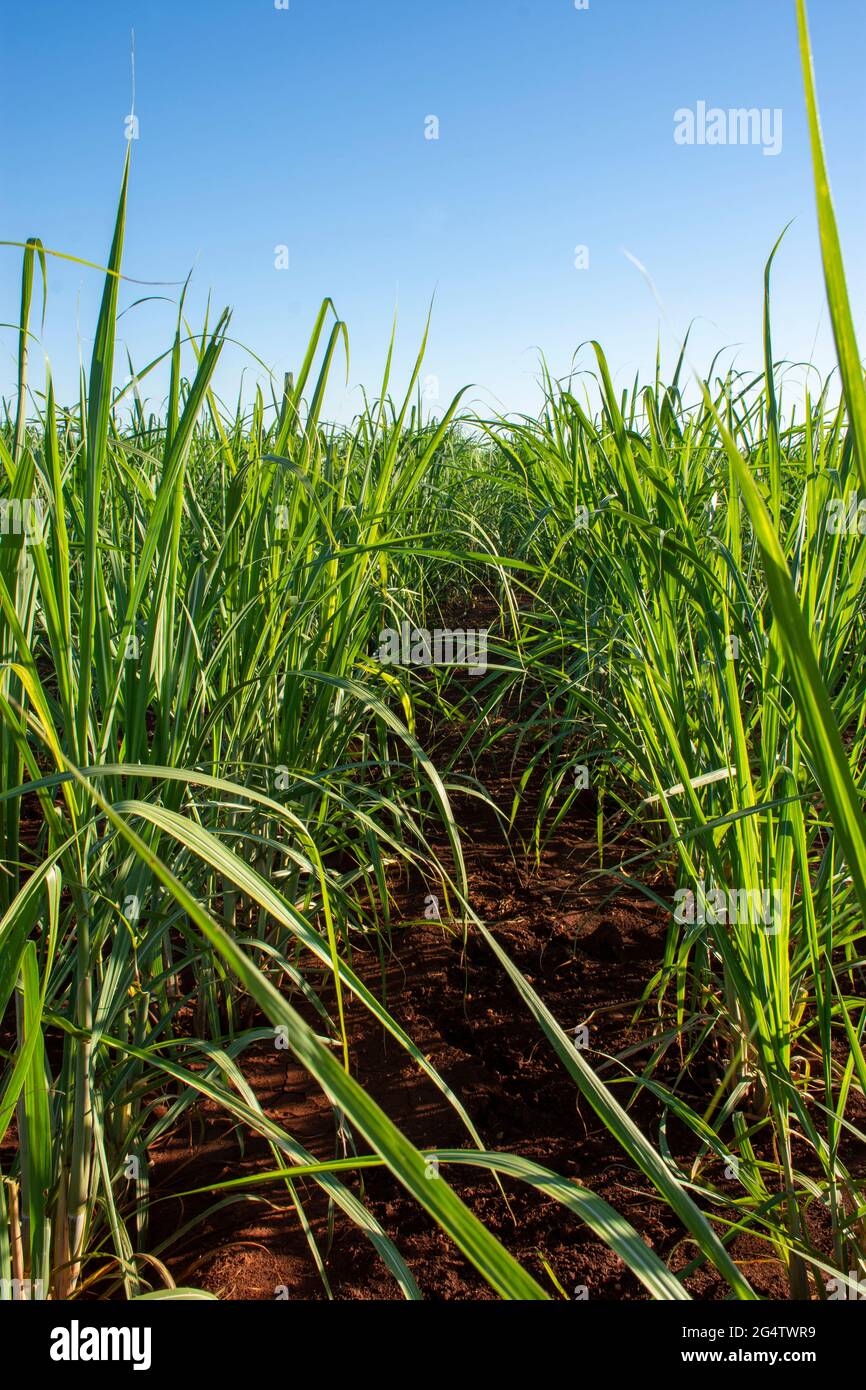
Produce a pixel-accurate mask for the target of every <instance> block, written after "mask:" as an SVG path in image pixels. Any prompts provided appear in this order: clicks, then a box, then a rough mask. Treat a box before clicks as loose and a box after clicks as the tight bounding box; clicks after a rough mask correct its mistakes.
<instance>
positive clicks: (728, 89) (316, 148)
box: [0, 0, 866, 418]
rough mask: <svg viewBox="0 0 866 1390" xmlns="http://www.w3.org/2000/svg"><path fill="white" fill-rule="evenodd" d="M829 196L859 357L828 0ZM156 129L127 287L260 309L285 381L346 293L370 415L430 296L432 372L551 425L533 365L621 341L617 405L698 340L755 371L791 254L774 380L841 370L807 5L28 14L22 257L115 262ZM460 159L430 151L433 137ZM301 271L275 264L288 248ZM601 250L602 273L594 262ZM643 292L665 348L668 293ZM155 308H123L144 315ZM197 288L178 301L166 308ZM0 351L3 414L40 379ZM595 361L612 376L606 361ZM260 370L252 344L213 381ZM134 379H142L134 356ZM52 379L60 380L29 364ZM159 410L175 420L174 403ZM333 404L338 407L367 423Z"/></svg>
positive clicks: (8, 69) (533, 2)
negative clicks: (319, 316) (185, 283)
mask: <svg viewBox="0 0 866 1390" xmlns="http://www.w3.org/2000/svg"><path fill="white" fill-rule="evenodd" d="M810 19H811V24H812V34H813V44H814V50H815V62H816V69H817V78H818V87H819V97H820V101H821V106H822V113H823V123H824V131H825V137H826V140H827V144H828V150H829V159H830V171H831V183H832V187H833V192H834V195H835V198H836V203H837V211H838V214H839V218H840V223H841V230H842V237H843V245H844V248H845V250H846V252H847V260H848V269H849V276H850V287H851V291H852V297H853V301H854V309H855V317H856V319H857V323H858V327H859V328H860V330H861V341H863V340H864V337H866V335H864V333H863V329H864V320H866V313H864V303H866V293H864V292H866V274H864V267H863V263H862V259H861V258H860V248H861V246H862V229H863V220H864V211H866V177H864V174H866V152H864V140H863V132H864V130H866V83H864V80H863V57H864V52H866V6H864V5H863V4H862V3H860V0H819V2H816V0H813V3H812V6H811V13H810ZM133 27H134V29H135V35H136V54H137V61H136V68H137V89H136V111H137V113H138V116H139V118H140V139H138V140H137V141H135V142H134V144H133V169H132V181H131V190H130V200H129V226H128V237H127V244H126V252H125V259H124V268H125V270H126V271H127V273H128V274H130V275H133V276H137V277H139V278H142V279H147V280H182V279H183V278H184V277H185V275H186V273H187V271H188V270H189V269H190V268H191V267H192V268H194V276H193V288H192V291H191V297H190V300H189V307H190V310H191V312H192V314H193V316H194V318H196V319H198V318H199V317H200V315H201V313H202V311H203V307H204V304H205V302H206V298H207V295H208V292H210V293H211V296H212V301H213V303H214V305H215V306H216V307H217V308H221V307H222V306H223V305H226V304H227V305H230V306H232V308H233V310H234V317H233V321H232V333H233V336H235V337H236V338H238V339H240V340H241V341H242V342H244V343H246V344H248V345H249V346H250V347H251V348H252V349H253V350H254V351H255V352H256V353H257V354H258V355H259V356H260V357H261V358H263V359H264V360H265V361H266V362H267V363H268V365H269V366H272V367H273V368H274V369H275V370H276V371H277V372H279V373H282V371H283V370H284V369H285V368H290V367H292V366H294V365H296V364H297V362H298V359H299V357H300V354H301V351H302V349H303V346H304V345H305V343H306V340H307V337H308V334H309V329H310V327H311V324H312V320H313V318H314V315H315V312H316V309H317V307H318V304H319V303H320V301H321V299H322V298H323V297H324V296H325V295H331V296H332V297H333V298H334V300H335V302H336V305H337V308H338V310H339V313H340V315H341V316H342V317H343V318H344V319H345V320H346V321H347V323H348V327H349V334H350V341H351V347H352V361H351V384H352V385H353V386H357V384H358V383H359V382H363V383H364V384H365V385H366V386H367V387H368V388H369V389H370V390H371V391H373V392H375V390H376V388H377V384H378V381H379V380H380V377H381V370H382V365H383V362H384V355H385V350H386V347H387V341H388V335H389V332H390V324H391V319H392V316H393V313H394V310H395V308H396V309H397V311H398V332H399V339H398V348H399V350H398V358H397V361H398V376H399V377H400V379H402V375H403V374H405V371H406V370H407V369H408V364H409V361H410V358H411V357H412V356H413V354H414V351H415V349H416V347H417V344H418V341H419V339H420V334H421V332H422V328H423V322H424V317H425V313H426V308H427V305H428V303H429V300H430V298H431V296H432V295H433V293H434V292H435V294H436V302H435V306H434V318H433V330H432V334H431V339H430V347H429V353H428V360H427V366H426V371H427V372H428V373H429V374H431V375H433V376H436V377H438V380H439V391H440V396H441V399H442V401H443V402H444V401H445V400H447V399H448V398H450V395H451V394H452V393H453V392H454V391H455V390H456V389H457V388H458V387H459V386H462V385H464V384H472V385H473V390H472V392H471V393H470V399H474V400H477V401H479V402H481V403H484V402H491V401H495V400H498V401H500V402H502V404H503V405H504V406H505V407H507V408H508V409H514V410H519V409H533V408H534V407H535V406H536V404H537V392H536V388H535V385H534V382H535V377H536V370H537V350H538V349H539V348H541V349H543V350H544V351H545V353H546V354H547V356H548V359H549V361H550V364H551V367H552V368H553V369H554V371H556V372H559V373H561V372H565V371H566V370H567V368H568V365H569V363H570V361H571V357H572V353H573V351H574V349H575V348H576V347H577V345H578V344H579V343H580V342H581V341H582V340H585V339H588V338H590V337H597V338H599V339H600V340H601V342H602V343H603V345H604V346H605V349H606V351H607V353H608V356H609V359H610V363H611V367H612V370H613V371H614V372H615V373H616V377H617V381H618V382H619V384H620V385H625V384H626V383H628V382H630V380H631V378H632V376H633V374H634V372H635V370H636V368H638V367H639V368H641V370H642V371H651V370H652V364H653V360H654V356H655V342H656V334H657V332H658V331H659V327H660V323H661V332H662V344H663V353H664V357H665V360H666V362H667V364H668V365H670V363H671V360H672V359H673V357H674V356H675V352H676V335H677V334H678V333H682V332H683V331H684V329H685V327H686V326H687V324H688V323H689V321H690V320H691V319H692V318H695V319H697V321H698V322H697V325H696V328H695V331H694V337H693V348H694V357H695V358H696V360H697V361H698V363H700V364H701V365H706V364H708V362H709V358H710V356H711V354H712V352H713V351H714V350H715V349H716V348H718V347H723V346H725V345H728V344H739V345H741V346H740V347H739V348H738V352H739V361H740V363H741V364H742V365H743V366H747V365H748V366H753V365H755V366H757V365H759V363H760V332H761V279H762V271H763V265H764V261H765V259H766V256H767V254H768V252H769V251H770V249H771V247H772V244H773V242H774V240H775V238H776V236H777V235H778V233H779V232H780V231H781V229H782V227H783V226H784V224H785V223H786V222H787V221H788V220H789V219H791V218H794V219H795V221H794V225H793V226H792V227H791V229H790V231H789V233H788V236H787V238H786V241H785V243H784V246H783V249H782V251H781V252H780V255H779V257H778V259H777V263H776V264H777V270H776V276H775V315H774V326H775V339H776V348H777V355H779V356H781V355H786V356H789V357H794V358H808V357H810V356H814V360H815V361H816V363H817V364H818V365H819V366H820V367H822V368H827V366H828V365H829V364H830V363H831V361H832V341H831V338H830V334H829V327H828V323H827V316H826V309H825V301H824V291H823V284H822V280H821V273H820V262H819V256H818V247H817V237H816V226H815V215H814V204H813V197H812V187H811V171H810V165H809V160H808V150H807V142H806V129H805V121H804V112H803V99H802V87H801V79H800V70H799V61H798V53H797V43H796V24H795V10H794V0H725V3H722V2H721V0H718V3H711V0H590V5H589V9H588V10H585V11H577V10H576V9H575V8H574V0H290V9H289V10H288V11H284V10H277V9H276V8H275V7H274V3H273V0H208V2H207V3H205V0H192V2H191V3H183V4H178V3H173V2H172V0H137V2H136V3H128V2H127V0H111V3H108V2H107V0H87V3H83V2H81V0H80V2H79V3H78V4H72V5H70V4H68V3H60V2H59V0H47V2H46V3H43V4H41V5H38V6H32V5H31V6H23V5H22V6H17V7H15V8H14V9H11V10H7V12H6V13H5V15H4V20H3V59H2V72H3V80H2V84H0V129H2V132H3V139H2V144H0V237H3V238H10V239H24V238H25V237H26V236H28V235H38V236H40V237H41V238H42V240H43V241H44V243H45V244H46V245H47V246H50V247H54V248H57V249H61V250H64V251H69V252H72V253H75V254H77V255H81V256H84V257H87V258H89V259H92V260H97V261H104V258H105V256H106V255H107V249H108V244H109V241H110V234H111V226H112V220H113V213H114V207H115V204H116V198H117V190H118V185H119V179H120V173H121V166H122V160H123V156H124V152H125V149H126V140H125V138H124V116H125V115H126V113H127V112H128V111H129V109H130V61H129V50H130V29H131V28H133ZM698 101H705V102H706V103H707V105H708V106H710V107H713V106H719V107H722V108H728V107H752V106H756V107H767V108H781V109H782V111H783V147H782V152H781V153H780V154H779V155H778V156H777V157H770V156H766V155H764V154H763V152H762V150H761V149H760V148H758V147H753V146H725V147H710V146H706V145H705V146H693V147H688V146H680V145H677V144H676V143H675V141H674V138H673V130H674V112H675V111H676V110H677V109H678V108H681V107H693V108H694V107H695V106H696V103H697V102H698ZM430 115H435V116H437V117H438V119H439V122H440V138H439V139H438V140H437V141H433V140H425V138H424V128H425V127H424V123H425V118H426V117H427V116H430ZM281 244H285V245H287V246H288V248H289V256H290V268H289V270H288V271H277V270H275V268H274V248H275V246H277V245H281ZM577 245H586V246H587V247H588V248H589V269H588V270H583V271H578V270H576V269H575V267H574V249H575V247H576V246H577ZM624 250H628V251H629V252H631V253H632V254H633V255H634V256H635V257H637V258H638V259H639V260H640V261H641V262H642V263H643V264H644V265H645V266H646V267H647V270H648V271H649V273H650V275H651V276H652V279H653V281H654V283H655V285H656V287H657V290H658V293H659V295H660V296H661V299H662V300H663V302H664V306H665V310H666V314H667V317H668V319H669V321H670V326H668V325H667V324H666V323H665V322H664V320H661V318H660V314H659V310H658V307H657V305H656V303H655V300H654V299H653V296H652V294H651V292H650V290H649V289H648V288H647V286H646V284H645V282H644V280H643V279H642V277H641V276H640V274H639V273H638V271H637V270H636V269H635V268H634V266H633V265H632V264H631V263H630V262H629V260H628V259H627V258H626V256H625V255H624V254H623V252H624ZM19 274H20V253H19V252H17V251H11V250H8V249H2V248H0V320H2V321H4V322H6V323H8V322H10V321H14V320H15V318H16V315H17V305H18V294H19ZM99 292H100V284H99V277H98V276H97V275H95V274H94V273H93V272H90V271H86V270H83V269H81V268H80V267H77V266H70V265H65V264H62V263H60V262H57V261H54V262H52V263H51V266H50V272H49V301H48V316H47V321H46V328H45V335H44V343H43V345H44V349H45V351H46V352H47V353H48V355H49V356H50V358H51V361H52V365H53V369H54V372H55V376H56V378H57V381H58V386H59V394H60V395H61V396H64V397H68V396H72V395H74V393H75V390H76V384H75V383H76V372H77V355H78V336H77V335H78V333H79V331H80V340H81V345H82V350H83V352H84V354H85V357H86V358H89V353H90V348H91V341H92V338H91V335H92V332H93V327H94V323H95V316H96V309H97V305H98V296H99ZM142 293H144V291H142V290H140V289H137V288H136V287H135V286H131V285H125V286H124V287H123V290H122V294H121V305H122V306H124V307H125V306H126V305H129V304H131V303H132V302H133V301H134V300H135V299H137V298H138V297H139V296H140V295H141V294H142ZM164 293H167V294H174V293H175V291H173V290H167V291H164ZM173 323H174V310H173V309H172V307H171V305H170V304H167V303H164V302H153V303H148V304H144V305H140V306H138V307H137V308H135V309H133V310H132V311H131V312H130V313H128V314H126V315H125V316H124V318H123V319H122V320H121V325H120V328H121V334H122V340H123V342H124V343H125V344H128V345H129V347H130V350H131V351H132V354H133V358H134V361H135V363H136V364H137V365H142V364H143V363H144V362H145V361H146V360H148V359H149V358H150V357H151V356H153V355H155V353H156V352H157V351H159V350H160V348H162V347H165V346H167V345H168V342H169V340H170V336H171V333H172V331H173ZM15 348H16V344H15V337H14V333H13V332H12V331H10V330H9V329H8V328H4V329H0V391H2V392H4V393H8V391H9V390H10V388H11V384H12V381H13V378H14V372H15ZM580 360H581V362H582V363H585V364H586V365H589V363H590V356H589V353H588V350H584V352H583V354H582V356H581V359H580ZM242 368H246V372H247V377H246V382H245V395H246V396H249V395H250V394H251V392H252V389H253V384H254V381H255V379H256V375H257V374H260V373H259V369H258V368H257V367H256V365H255V363H254V362H253V361H252V359H251V358H249V357H246V356H245V355H244V354H243V352H242V351H241V350H240V349H234V348H232V349H230V350H228V351H227V353H226V354H225V357H224V361H223V363H222V365H221V368H220V375H219V378H218V384H219V386H220V387H221V389H222V390H223V391H224V392H225V394H226V395H227V396H229V397H230V398H231V399H234V397H235V396H236V394H237V390H238V383H239V377H240V372H241V369H242ZM118 375H119V376H120V377H123V376H125V375H126V367H125V356H123V355H120V354H119V357H118ZM33 379H34V384H39V383H40V379H41V371H40V370H39V361H38V357H36V359H35V361H34V378H33ZM150 394H151V396H152V397H154V398H156V399H158V397H159V394H160V388H159V385H158V383H155V384H154V386H153V387H152V388H151V392H150ZM353 400H354V401H355V402H357V400H358V397H357V394H355V395H354V396H352V395H351V394H350V395H349V396H348V397H344V396H343V395H342V392H341V390H339V389H338V390H337V391H335V392H333V393H332V395H331V399H330V411H329V412H328V413H330V414H331V415H332V416H333V417H340V418H344V417H345V416H346V415H347V414H349V413H351V409H352V401H353Z"/></svg>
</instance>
